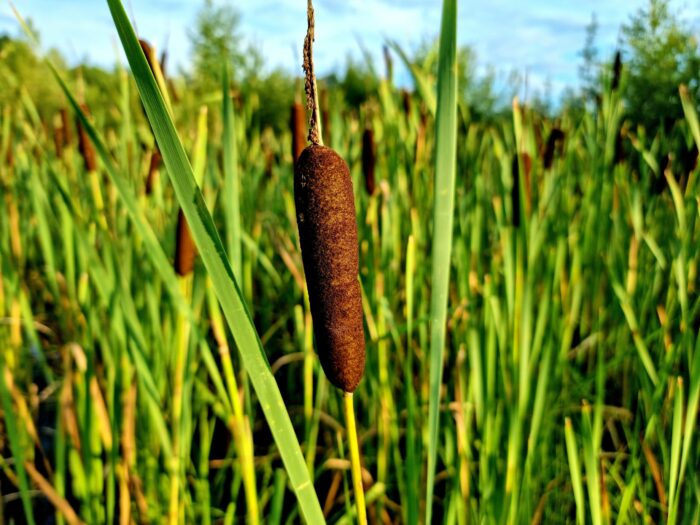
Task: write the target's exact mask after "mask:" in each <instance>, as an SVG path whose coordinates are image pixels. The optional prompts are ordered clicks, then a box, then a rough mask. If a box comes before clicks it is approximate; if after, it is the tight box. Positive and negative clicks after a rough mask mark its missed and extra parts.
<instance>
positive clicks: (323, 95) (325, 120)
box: [319, 86, 332, 144]
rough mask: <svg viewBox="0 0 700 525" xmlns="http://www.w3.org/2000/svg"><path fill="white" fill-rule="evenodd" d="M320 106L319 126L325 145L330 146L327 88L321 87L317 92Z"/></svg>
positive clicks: (329, 113) (329, 114)
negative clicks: (321, 129)
mask: <svg viewBox="0 0 700 525" xmlns="http://www.w3.org/2000/svg"><path fill="white" fill-rule="evenodd" d="M319 98H320V106H321V125H322V126H323V136H324V138H325V141H326V144H331V131H332V130H331V112H330V110H329V109H328V88H326V87H325V86H324V87H322V88H321V89H320V91H319Z"/></svg>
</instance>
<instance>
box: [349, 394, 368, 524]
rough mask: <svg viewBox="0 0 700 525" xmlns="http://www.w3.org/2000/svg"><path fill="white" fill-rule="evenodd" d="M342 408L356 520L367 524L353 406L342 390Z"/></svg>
mask: <svg viewBox="0 0 700 525" xmlns="http://www.w3.org/2000/svg"><path fill="white" fill-rule="evenodd" d="M343 408H344V409H345V424H346V425H347V432H348V445H349V446H350V466H351V470H352V484H353V488H354V491H355V503H356V506H357V521H358V523H359V524H360V525H367V509H366V507H365V490H364V487H363V486H362V465H361V464H360V448H359V446H358V443H357V429H356V427H355V408H354V407H353V404H352V393H350V392H343Z"/></svg>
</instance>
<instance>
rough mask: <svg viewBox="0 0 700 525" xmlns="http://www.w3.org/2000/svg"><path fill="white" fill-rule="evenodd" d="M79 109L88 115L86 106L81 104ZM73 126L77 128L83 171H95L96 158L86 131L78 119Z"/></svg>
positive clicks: (88, 111)
mask: <svg viewBox="0 0 700 525" xmlns="http://www.w3.org/2000/svg"><path fill="white" fill-rule="evenodd" d="M80 109H82V110H83V113H85V114H86V115H89V114H90V110H89V108H88V107H87V105H86V104H81V105H80ZM75 124H76V127H77V128H78V150H79V151H80V155H81V156H82V157H83V161H84V162H85V169H86V170H87V171H88V172H93V171H97V156H96V154H95V148H94V146H93V145H92V142H91V141H90V137H88V134H87V131H86V130H85V128H84V127H83V125H82V123H81V122H80V119H76V122H75Z"/></svg>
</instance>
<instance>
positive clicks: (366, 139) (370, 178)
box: [362, 128, 377, 195]
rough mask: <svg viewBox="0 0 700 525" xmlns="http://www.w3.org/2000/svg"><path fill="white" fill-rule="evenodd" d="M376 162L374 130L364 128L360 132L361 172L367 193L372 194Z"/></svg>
mask: <svg viewBox="0 0 700 525" xmlns="http://www.w3.org/2000/svg"><path fill="white" fill-rule="evenodd" d="M376 162H377V148H376V145H375V143H374V131H373V130H372V128H366V129H365V131H364V133H363V134H362V173H363V174H364V176H365V189H366V190H367V193H368V194H369V195H373V194H374V189H375V180H374V167H375V164H376Z"/></svg>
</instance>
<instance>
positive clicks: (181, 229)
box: [175, 210, 197, 277]
mask: <svg viewBox="0 0 700 525" xmlns="http://www.w3.org/2000/svg"><path fill="white" fill-rule="evenodd" d="M196 257H197V247H196V246H195V244H194V240H192V234H191V233H190V229H189V227H188V226H187V219H185V215H184V214H183V213H182V210H180V211H179V212H178V214H177V239H176V244H175V272H176V273H177V274H178V275H181V276H183V277H184V276H186V275H189V274H191V273H192V270H194V260H195V258H196Z"/></svg>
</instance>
